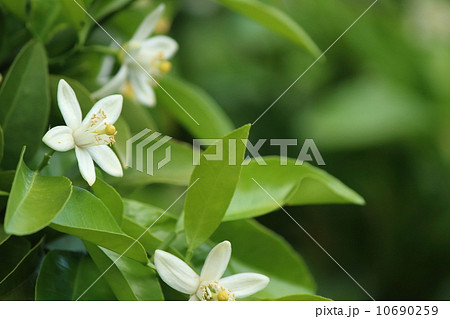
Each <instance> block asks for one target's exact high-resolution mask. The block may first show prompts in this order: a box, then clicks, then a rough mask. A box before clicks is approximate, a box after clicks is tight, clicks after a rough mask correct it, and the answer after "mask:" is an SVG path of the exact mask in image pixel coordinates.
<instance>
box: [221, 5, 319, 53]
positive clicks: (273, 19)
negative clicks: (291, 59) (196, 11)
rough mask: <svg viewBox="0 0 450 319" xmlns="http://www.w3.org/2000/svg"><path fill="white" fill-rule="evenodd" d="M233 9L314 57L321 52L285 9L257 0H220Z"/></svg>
mask: <svg viewBox="0 0 450 319" xmlns="http://www.w3.org/2000/svg"><path fill="white" fill-rule="evenodd" d="M218 1H219V2H221V3H222V4H223V5H225V6H227V7H228V8H230V9H231V10H234V11H236V12H239V13H241V14H243V15H245V16H247V17H248V18H250V19H253V20H255V21H256V22H258V23H260V24H262V25H263V26H265V27H267V28H268V29H270V30H272V31H274V32H276V33H278V34H280V35H282V36H284V37H285V38H287V39H289V40H291V41H292V42H293V43H295V44H297V45H299V46H300V47H303V48H304V49H306V51H308V52H309V53H311V54H312V55H313V56H314V57H316V58H317V57H318V56H320V54H321V51H320V49H319V48H318V47H317V45H316V44H315V43H314V41H313V40H312V39H311V38H310V37H309V35H308V34H307V33H306V32H305V30H303V28H302V27H300V26H299V25H298V24H297V23H296V22H295V21H294V20H293V19H292V18H291V17H289V16H288V15H287V14H285V13H284V12H283V11H281V10H279V9H277V8H275V7H272V6H269V5H267V4H264V3H262V2H261V1H257V0H218Z"/></svg>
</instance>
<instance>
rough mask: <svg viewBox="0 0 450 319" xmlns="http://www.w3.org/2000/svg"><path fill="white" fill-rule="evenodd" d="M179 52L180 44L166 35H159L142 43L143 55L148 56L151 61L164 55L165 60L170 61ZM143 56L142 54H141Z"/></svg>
mask: <svg viewBox="0 0 450 319" xmlns="http://www.w3.org/2000/svg"><path fill="white" fill-rule="evenodd" d="M177 50H178V43H177V42H176V41H175V40H174V39H172V38H169V37H167V36H165V35H157V36H154V37H152V38H150V39H148V40H145V41H144V42H143V43H142V49H141V51H142V54H144V55H146V53H147V54H148V56H147V58H148V60H149V61H150V59H151V58H152V57H155V56H158V55H159V54H160V53H162V54H163V57H164V60H168V59H170V58H171V57H172V56H173V55H174V54H175V52H177ZM140 54H141V53H140Z"/></svg>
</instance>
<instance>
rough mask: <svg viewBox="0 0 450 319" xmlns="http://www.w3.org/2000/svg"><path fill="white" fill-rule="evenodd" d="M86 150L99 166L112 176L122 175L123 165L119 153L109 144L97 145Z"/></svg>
mask: <svg viewBox="0 0 450 319" xmlns="http://www.w3.org/2000/svg"><path fill="white" fill-rule="evenodd" d="M86 150H87V151H88V152H89V154H90V155H91V156H92V158H93V159H94V161H95V162H96V163H97V165H98V166H100V168H101V169H102V170H104V171H105V172H106V173H108V174H109V175H111V176H116V177H122V176H123V171H122V165H120V161H119V159H118V158H117V155H116V154H115V153H114V151H113V150H112V149H111V148H110V147H109V146H108V145H95V146H90V147H87V148H86Z"/></svg>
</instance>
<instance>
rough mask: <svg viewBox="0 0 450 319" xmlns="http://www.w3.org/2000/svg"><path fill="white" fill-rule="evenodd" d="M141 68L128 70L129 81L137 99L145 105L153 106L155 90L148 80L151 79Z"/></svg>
mask: <svg viewBox="0 0 450 319" xmlns="http://www.w3.org/2000/svg"><path fill="white" fill-rule="evenodd" d="M140 71H141V70H136V71H133V72H130V82H131V86H132V87H133V90H134V93H136V97H137V99H138V101H139V102H140V103H141V104H143V105H145V106H154V105H155V103H156V97H155V92H154V91H153V88H152V86H151V85H150V81H153V80H152V79H150V78H149V77H148V75H147V74H145V73H144V72H140Z"/></svg>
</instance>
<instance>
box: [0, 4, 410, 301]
mask: <svg viewBox="0 0 450 319" xmlns="http://www.w3.org/2000/svg"><path fill="white" fill-rule="evenodd" d="M79 2H80V4H81V6H83V8H84V9H86V10H87V11H88V12H90V13H91V14H92V16H93V17H94V18H96V19H98V21H99V23H100V24H102V25H104V26H105V27H106V29H108V30H111V34H112V35H113V36H114V37H115V38H117V39H120V41H123V43H125V42H126V40H127V39H129V38H130V35H131V34H133V33H134V31H135V30H134V29H133V30H130V29H129V28H131V27H130V26H129V25H128V24H124V23H120V21H123V20H121V19H123V17H124V16H127V19H129V21H140V20H142V19H143V18H144V15H143V14H144V13H145V14H147V13H149V12H151V11H152V10H153V9H154V8H155V7H156V5H157V3H153V2H152V3H151V4H148V3H147V2H145V3H146V4H145V5H142V3H141V2H140V3H139V4H136V1H131V0H129V1H123V0H108V1H100V0H91V1H88V0H85V1H81V0H80V1H79ZM220 2H221V3H223V4H224V5H225V6H226V7H228V8H230V9H232V10H234V11H236V12H238V13H242V14H243V15H244V16H248V17H249V18H251V19H253V20H254V21H255V22H257V23H260V24H261V25H263V26H264V27H267V28H269V29H272V30H273V31H275V34H281V35H282V36H284V38H285V39H288V40H290V41H292V42H293V44H295V45H298V46H300V47H301V48H303V49H306V51H307V52H309V53H311V54H312V55H313V56H318V55H319V54H320V51H319V49H318V47H317V45H316V44H315V43H314V42H313V41H312V40H311V38H310V37H309V36H308V35H307V33H306V32H305V31H304V30H303V29H302V28H301V27H300V26H299V25H298V24H297V22H295V20H294V19H292V18H290V17H289V16H288V15H287V14H286V13H284V12H283V11H282V10H280V9H279V8H277V7H276V6H271V5H269V4H266V3H264V2H260V1H256V0H251V1H250V0H249V1H235V0H232V1H231V0H230V1H229V0H227V1H220ZM212 5H215V4H212ZM170 6H171V7H170V8H169V10H168V15H166V16H165V17H164V18H163V19H164V20H163V22H165V23H166V24H170V23H171V19H174V18H176V12H177V10H178V9H181V8H179V7H178V2H172V3H171V4H170ZM0 10H1V13H2V14H3V17H4V18H5V23H4V25H5V28H6V29H4V30H2V31H1V32H4V33H5V34H8V36H7V37H6V38H5V39H3V40H2V41H3V42H2V46H1V50H0V66H1V71H2V72H6V76H5V77H4V80H3V82H2V84H1V88H0V124H1V128H0V159H2V162H1V165H0V167H1V170H2V171H1V172H0V196H1V199H2V206H1V209H2V212H1V215H2V216H4V218H3V219H2V220H3V222H2V224H1V225H0V258H1V260H2V263H1V265H0V298H1V299H8V300H9V299H15V300H29V299H35V300H78V299H81V300H164V299H174V298H175V299H177V298H181V299H184V298H185V296H180V295H176V294H174V292H173V291H171V290H170V289H169V288H167V287H166V286H164V285H162V283H161V280H160V279H159V277H158V275H157V272H156V271H155V267H154V265H153V263H152V262H153V256H154V253H155V250H156V249H163V250H166V251H169V252H170V253H172V254H174V255H176V256H179V257H181V258H185V260H186V261H187V262H190V264H191V265H192V267H194V268H198V267H199V261H203V260H204V259H205V258H206V255H207V253H208V251H209V249H210V248H212V247H213V246H214V245H215V244H217V243H219V242H221V241H223V240H229V241H231V243H232V246H233V255H232V258H231V261H230V267H229V269H228V272H230V274H234V273H239V272H247V271H252V272H258V273H261V274H264V275H266V276H268V277H269V278H270V280H271V281H270V284H269V285H268V286H267V288H265V289H264V290H262V291H261V292H259V293H258V294H256V295H255V296H252V297H249V298H248V299H251V300H261V299H270V300H327V299H326V298H323V297H318V296H315V295H313V294H315V293H316V285H315V282H314V280H313V278H312V275H311V272H310V271H309V269H308V266H307V265H306V263H305V261H304V259H303V258H302V257H301V256H300V255H299V253H298V252H297V251H295V250H294V249H293V248H292V247H291V246H290V244H289V243H288V242H287V241H286V240H285V239H284V238H283V237H281V236H280V235H278V234H276V233H275V232H273V231H271V230H270V229H268V228H266V227H265V226H263V225H261V224H260V223H259V222H258V221H257V220H255V219H253V218H255V217H258V216H262V215H266V214H269V213H273V212H274V214H281V213H280V212H276V211H277V210H278V208H279V206H278V205H311V204H356V205H362V204H364V200H363V199H362V197H361V196H359V195H358V194H357V193H356V192H354V191H353V190H351V189H350V188H349V187H347V186H346V185H344V184H343V183H342V182H340V181H339V180H338V179H336V178H335V177H333V176H331V175H329V174H327V173H326V172H324V171H323V170H321V169H318V168H316V167H314V166H312V165H308V164H303V165H296V163H295V159H289V160H288V165H286V166H280V165H277V161H279V160H280V158H279V157H276V156H271V157H264V159H265V160H266V161H267V163H268V165H267V166H259V165H257V163H256V162H255V161H250V162H249V163H247V165H230V164H229V162H228V160H229V158H230V155H231V154H230V152H231V151H230V150H231V149H232V146H233V145H234V144H232V143H233V142H235V141H236V140H237V141H244V142H245V141H246V140H247V139H248V137H249V134H250V131H251V125H249V124H247V125H242V126H240V127H238V128H237V129H234V124H233V121H232V120H231V119H230V118H229V117H228V115H227V112H226V111H225V110H224V109H223V108H221V107H220V106H219V103H217V102H216V101H215V100H214V99H213V98H212V97H211V96H210V95H209V94H208V93H207V90H204V89H202V88H200V87H198V85H196V84H193V83H189V81H188V79H185V78H183V76H181V73H182V72H181V70H182V69H183V66H182V65H178V61H177V60H176V58H175V62H176V63H175V70H174V71H173V73H174V75H171V76H164V77H162V78H161V79H160V78H158V79H157V80H158V82H159V84H160V87H159V86H156V87H155V94H156V99H157V105H156V107H155V108H153V109H149V108H146V107H144V106H143V105H141V104H140V103H139V102H138V101H137V100H136V99H134V98H133V96H130V95H127V94H126V92H125V93H123V94H124V95H125V101H124V106H123V112H122V116H121V118H120V119H119V120H118V122H116V128H117V131H118V134H117V136H116V140H117V142H116V144H115V145H114V151H115V152H116V153H117V155H118V157H119V158H120V160H121V161H122V165H123V166H124V176H123V177H110V176H106V175H105V176H101V173H99V172H97V179H96V182H95V183H94V184H93V185H92V186H91V187H90V186H88V185H87V184H86V183H85V182H84V181H83V180H82V179H81V178H80V174H79V173H78V171H77V164H76V162H75V160H74V158H75V154H73V151H69V152H68V153H63V154H58V153H57V154H55V155H53V156H52V152H49V150H48V148H47V147H46V146H45V145H44V144H43V143H42V137H43V135H44V133H45V130H46V129H47V128H48V127H55V126H58V125H61V124H63V118H62V116H61V114H60V112H59V110H58V100H57V91H58V89H57V86H58V82H59V81H60V80H61V79H65V80H66V81H67V82H68V83H69V85H70V86H71V87H72V88H73V89H74V91H75V94H76V96H77V98H78V101H79V102H80V105H81V109H82V112H83V115H86V113H87V112H88V111H89V109H90V108H91V107H92V105H93V104H94V99H93V95H92V92H94V91H95V90H97V89H98V88H99V84H98V83H97V78H96V76H97V73H98V72H99V70H100V69H101V67H102V65H103V63H104V60H105V63H106V61H107V59H109V58H112V59H113V60H114V61H115V62H114V63H115V66H114V67H113V69H114V70H115V69H117V68H118V65H119V64H120V61H121V59H124V55H123V53H120V52H121V50H119V49H117V50H116V48H114V47H111V46H109V43H110V42H111V39H110V38H109V37H108V35H107V34H105V33H104V32H103V31H102V30H101V29H99V28H98V26H97V25H96V24H95V23H93V22H92V21H91V20H90V18H89V17H88V16H87V15H86V14H85V13H84V12H83V10H82V9H81V8H80V7H79V6H78V5H76V4H75V3H74V2H72V1H70V0H67V1H66V0H64V1H48V0H45V1H43V0H32V1H30V5H29V7H28V5H27V2H26V1H10V0H0ZM43 15H45V16H46V18H45V19H44V18H43ZM47 17H49V18H47ZM175 21H176V19H175ZM130 25H131V26H132V27H133V28H136V27H137V25H133V23H131V24H130ZM2 29H3V26H2ZM157 32H158V29H157ZM159 32H161V30H159ZM162 32H165V31H164V30H162ZM2 37H3V35H2ZM180 43H182V40H180ZM295 50H297V48H295ZM203 53H205V52H200V51H199V53H198V54H203ZM205 54H206V53H205ZM298 54H301V55H304V52H302V51H298ZM105 57H107V58H106V59H105ZM211 81H215V79H211ZM181 105H182V106H183V108H184V110H183V109H181V108H180V106H181ZM188 114H189V115H190V116H188ZM414 116H415V115H414ZM193 119H196V120H195V121H194V120H193ZM64 120H65V121H67V118H66V117H64ZM196 121H198V122H197V123H196ZM145 128H150V129H152V130H158V131H160V132H162V133H164V134H170V135H171V136H174V137H175V138H174V139H172V140H171V141H170V142H169V145H170V146H171V150H172V161H171V162H170V163H169V164H167V165H166V166H165V167H163V168H161V169H160V170H158V171H157V172H156V173H155V174H154V175H148V174H144V173H141V172H138V171H137V170H135V169H134V168H131V167H127V165H126V164H127V163H126V153H127V146H126V144H127V143H126V141H127V139H129V138H130V137H131V136H133V135H134V134H136V133H139V132H140V131H141V130H142V129H145ZM189 137H194V138H203V139H204V138H210V139H211V138H212V139H220V141H221V143H223V146H224V157H223V160H220V161H209V160H208V159H207V156H208V155H211V154H214V152H215V149H216V147H217V144H215V145H211V146H209V147H208V148H207V149H206V150H204V151H202V154H201V156H200V163H199V165H193V163H192V158H193V155H194V154H195V152H198V151H199V150H197V149H193V147H192V145H191V144H190V143H186V142H185V141H183V140H189ZM234 146H235V147H236V153H237V156H236V158H235V161H236V163H237V164H240V163H242V162H243V160H244V158H245V143H237V144H236V145H234ZM45 153H47V154H45ZM2 155H3V156H2ZM154 155H155V156H161V157H163V156H164V150H162V149H158V150H157V151H156V152H155V154H154ZM42 158H43V160H42V161H41V159H42ZM12 170H15V171H12ZM256 182H258V183H260V184H261V185H262V186H263V187H264V188H265V189H266V190H267V191H268V192H269V193H270V194H273V199H272V198H270V197H269V196H267V194H266V193H264V192H263V190H262V189H261V188H260V187H259V186H258V183H256ZM151 187H154V188H155V189H156V191H151V190H149V189H150V188H151ZM186 191H187V192H186ZM185 192H186V195H185V197H183V196H181V195H184V193H185ZM181 197H183V198H182V199H181ZM183 201H184V202H183ZM180 203H181V204H180ZM81 241H82V242H81ZM249 243H254V245H249ZM3 261H4V262H3ZM99 276H101V277H99ZM97 278H99V279H98V281H97ZM92 284H94V285H93V286H91V285H92ZM174 296H175V297H174Z"/></svg>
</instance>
